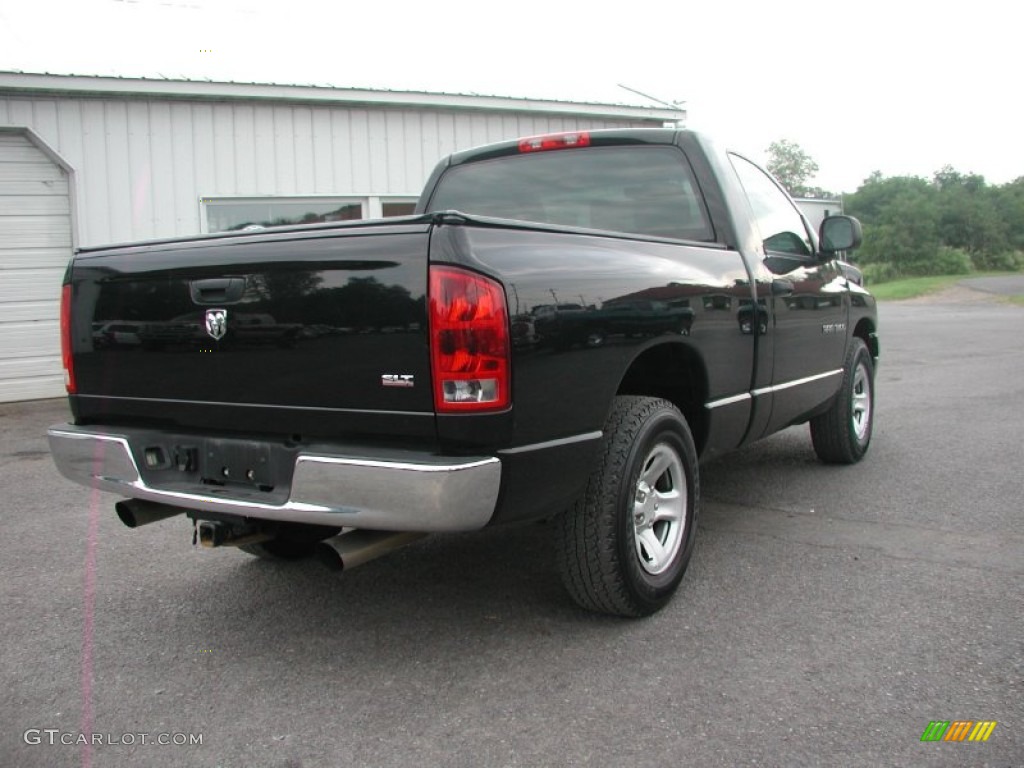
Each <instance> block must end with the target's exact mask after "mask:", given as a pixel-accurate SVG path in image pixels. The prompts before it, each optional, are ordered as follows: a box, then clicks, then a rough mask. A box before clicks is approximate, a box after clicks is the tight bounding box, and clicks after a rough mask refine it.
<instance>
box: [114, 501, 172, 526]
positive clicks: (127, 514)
mask: <svg viewBox="0 0 1024 768" xmlns="http://www.w3.org/2000/svg"><path fill="white" fill-rule="evenodd" d="M114 510H115V511H116V512H117V516H118V517H119V518H120V519H121V522H122V523H124V524H125V525H127V526H128V527H129V528H138V527H139V526H140V525H149V524H150V523H155V522H156V521H157V520H164V519H166V518H168V517H174V516H175V515H181V514H184V513H185V510H184V509H182V508H181V507H172V506H170V505H169V504H160V503H158V502H156V501H144V500H143V499H125V500H124V501H119V502H117V503H116V504H115V505H114Z"/></svg>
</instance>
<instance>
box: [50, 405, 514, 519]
mask: <svg viewBox="0 0 1024 768" xmlns="http://www.w3.org/2000/svg"><path fill="white" fill-rule="evenodd" d="M47 434H48V437H49V441H50V452H51V453H52V455H53V460H54V462H55V463H56V465H57V469H59V470H60V473H61V474H62V475H64V477H66V478H68V479H69V480H72V481H74V482H76V483H79V484H81V485H84V486H87V487H90V488H96V489H98V490H101V491H109V492H110V493H116V494H120V495H121V496H127V497H130V498H135V499H146V500H148V501H156V502H162V503H164V504H170V505H172V506H178V507H182V508H184V509H194V510H200V511H208V512H218V513H223V514H232V515H240V516H243V517H250V518H256V519H260V520H279V521H287V522H295V523H308V524H313V525H327V526H341V527H352V528H369V529H375V530H382V531H425V532H427V531H429V532H436V531H469V530H475V529H477V528H482V527H483V526H484V525H486V524H487V522H488V521H489V520H490V519H491V516H492V515H493V513H494V509H495V506H496V504H497V501H498V491H499V488H500V486H501V462H500V461H499V460H498V459H497V458H495V457H493V456H487V457H476V458H472V457H470V458H466V457H458V458H453V457H440V456H432V455H429V454H416V455H414V456H403V457H402V458H401V459H396V458H394V457H388V456H383V455H382V456H373V455H362V454H361V455H359V456H355V455H335V454H332V453H330V452H322V453H321V452H316V453H314V452H310V453H302V452H300V453H299V454H298V456H297V457H296V459H295V469H294V473H293V476H292V481H291V488H290V492H289V495H288V500H287V501H285V502H284V503H279V504H274V503H267V502H266V500H265V496H266V494H261V493H260V491H258V490H256V489H252V490H249V489H246V488H229V487H218V486H206V485H198V484H194V483H180V484H176V485H169V484H165V485H161V486H160V487H154V486H151V485H147V484H146V482H145V480H144V478H143V473H142V472H140V471H139V466H138V464H137V463H136V460H135V457H134V455H133V453H132V449H131V435H130V431H128V430H125V431H120V430H119V431H117V432H113V431H111V432H107V431H103V430H100V429H95V428H90V427H76V426H73V425H69V424H60V425H56V426H53V427H51V428H50V429H49V431H48V433H47ZM261 496H262V497H264V499H263V500H261Z"/></svg>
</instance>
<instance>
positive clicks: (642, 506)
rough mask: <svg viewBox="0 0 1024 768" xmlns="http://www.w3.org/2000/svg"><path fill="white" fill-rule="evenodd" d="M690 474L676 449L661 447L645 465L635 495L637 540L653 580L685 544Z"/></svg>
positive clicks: (653, 452) (634, 534)
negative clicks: (687, 481)
mask: <svg viewBox="0 0 1024 768" xmlns="http://www.w3.org/2000/svg"><path fill="white" fill-rule="evenodd" d="M685 528H686V474H685V472H684V470H683V462H682V459H680V458H679V454H678V453H676V451H675V449H674V448H672V447H671V446H669V445H666V444H665V443H658V444H657V445H655V446H654V447H653V448H652V449H651V452H650V453H649V454H648V456H647V459H646V460H645V461H644V468H643V470H642V471H641V472H640V478H639V480H637V484H636V491H635V493H634V494H633V537H634V540H635V542H636V554H637V557H638V558H639V559H640V565H641V567H642V568H643V569H644V570H645V571H646V572H647V573H649V574H651V575H652V576H656V575H657V574H659V573H661V572H663V571H664V570H666V569H667V568H668V567H669V566H670V565H671V564H672V562H673V561H674V560H675V557H676V555H677V554H678V552H679V548H680V547H681V546H682V544H683V539H684V536H683V534H684V533H685Z"/></svg>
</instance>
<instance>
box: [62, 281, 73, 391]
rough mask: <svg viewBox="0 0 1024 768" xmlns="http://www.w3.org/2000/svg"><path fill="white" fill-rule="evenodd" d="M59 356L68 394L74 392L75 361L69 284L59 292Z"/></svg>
mask: <svg viewBox="0 0 1024 768" xmlns="http://www.w3.org/2000/svg"><path fill="white" fill-rule="evenodd" d="M60 358H61V363H62V364H63V365H64V387H65V388H66V389H67V391H68V394H69V395H73V394H75V392H76V391H77V387H76V386H75V361H74V358H72V356H71V284H70V283H68V284H67V285H65V286H64V287H63V288H62V289H61V292H60Z"/></svg>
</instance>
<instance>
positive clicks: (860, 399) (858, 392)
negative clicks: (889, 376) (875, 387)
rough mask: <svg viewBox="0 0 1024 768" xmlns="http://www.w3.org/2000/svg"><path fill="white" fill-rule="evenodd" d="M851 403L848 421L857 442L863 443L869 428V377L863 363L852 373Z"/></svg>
mask: <svg viewBox="0 0 1024 768" xmlns="http://www.w3.org/2000/svg"><path fill="white" fill-rule="evenodd" d="M852 389H853V391H852V395H851V397H852V402H851V403H850V419H851V420H852V426H853V433H854V434H855V435H856V436H857V442H858V443H863V442H864V441H865V440H866V439H867V436H868V431H869V429H870V427H871V377H870V376H869V375H868V369H867V366H865V365H864V363H860V364H858V365H857V369H856V370H855V371H854V372H853V388H852Z"/></svg>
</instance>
